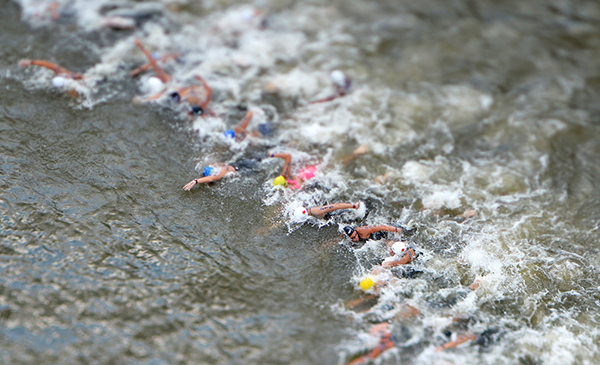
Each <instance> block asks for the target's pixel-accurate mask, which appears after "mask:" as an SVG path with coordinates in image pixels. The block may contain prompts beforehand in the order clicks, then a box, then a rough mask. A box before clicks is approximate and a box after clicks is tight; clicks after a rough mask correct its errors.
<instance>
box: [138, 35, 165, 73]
mask: <svg viewBox="0 0 600 365" xmlns="http://www.w3.org/2000/svg"><path fill="white" fill-rule="evenodd" d="M135 45H136V46H138V47H139V48H140V49H141V50H142V52H144V54H145V55H146V58H147V59H148V62H149V63H150V65H152V68H153V69H154V72H155V73H156V77H158V78H159V79H160V81H162V82H168V81H169V80H171V75H169V74H168V73H166V72H165V70H163V69H162V68H161V67H160V66H159V65H158V64H157V63H156V60H155V59H154V57H152V55H151V54H150V52H148V50H147V49H146V48H145V47H144V45H143V44H142V42H140V40H139V39H136V40H135Z"/></svg>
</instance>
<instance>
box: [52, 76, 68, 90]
mask: <svg viewBox="0 0 600 365" xmlns="http://www.w3.org/2000/svg"><path fill="white" fill-rule="evenodd" d="M66 83H67V80H66V79H65V78H64V77H62V76H55V77H53V78H52V85H53V86H54V87H56V88H59V89H60V88H62V87H64V86H65V84H66Z"/></svg>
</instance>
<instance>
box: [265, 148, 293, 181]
mask: <svg viewBox="0 0 600 365" xmlns="http://www.w3.org/2000/svg"><path fill="white" fill-rule="evenodd" d="M269 156H270V157H278V158H282V159H283V160H284V161H285V163H284V164H283V170H281V176H283V177H285V178H286V179H289V178H290V175H291V171H292V155H290V154H289V153H271V154H270V155H269Z"/></svg>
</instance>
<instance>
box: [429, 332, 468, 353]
mask: <svg viewBox="0 0 600 365" xmlns="http://www.w3.org/2000/svg"><path fill="white" fill-rule="evenodd" d="M469 340H471V341H473V340H475V336H474V335H472V334H470V333H469V334H464V335H458V336H456V341H450V342H446V343H445V344H443V345H442V346H439V347H436V348H435V351H443V350H447V349H450V348H453V347H456V346H458V345H460V344H463V343H465V342H467V341H469Z"/></svg>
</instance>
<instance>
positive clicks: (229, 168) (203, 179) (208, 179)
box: [183, 165, 235, 191]
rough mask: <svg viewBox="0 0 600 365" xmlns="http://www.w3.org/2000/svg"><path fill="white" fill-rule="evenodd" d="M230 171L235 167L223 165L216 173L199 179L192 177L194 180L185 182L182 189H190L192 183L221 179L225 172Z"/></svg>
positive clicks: (192, 185)
mask: <svg viewBox="0 0 600 365" xmlns="http://www.w3.org/2000/svg"><path fill="white" fill-rule="evenodd" d="M230 171H235V168H234V167H233V166H230V165H227V166H223V168H221V171H219V173H218V174H216V175H211V176H205V177H201V178H199V179H194V180H192V181H190V182H189V183H187V184H185V186H184V187H183V190H186V191H190V189H191V188H193V187H194V185H196V184H204V183H209V182H213V181H217V180H221V179H222V178H223V176H225V174H227V173H228V172H230Z"/></svg>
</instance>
